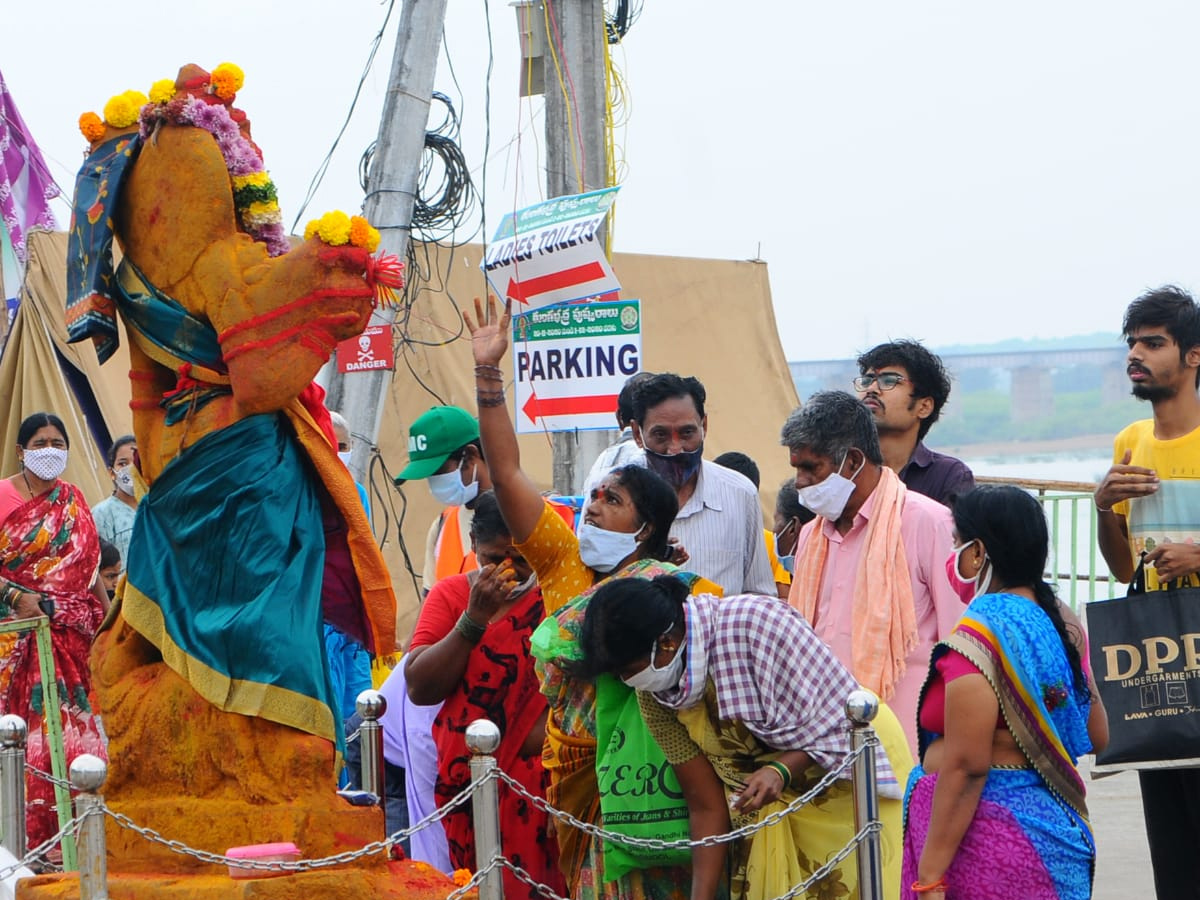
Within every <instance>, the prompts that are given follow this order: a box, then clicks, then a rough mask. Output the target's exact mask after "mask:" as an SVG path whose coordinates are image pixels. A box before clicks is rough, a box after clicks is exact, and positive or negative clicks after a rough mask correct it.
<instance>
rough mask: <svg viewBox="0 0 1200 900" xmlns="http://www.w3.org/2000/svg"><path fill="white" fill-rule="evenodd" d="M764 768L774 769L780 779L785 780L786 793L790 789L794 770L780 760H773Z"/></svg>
mask: <svg viewBox="0 0 1200 900" xmlns="http://www.w3.org/2000/svg"><path fill="white" fill-rule="evenodd" d="M763 768H764V769H773V770H774V771H775V772H776V773H778V775H779V777H780V778H782V779H783V788H782V790H785V791H786V790H787V789H788V788H789V787H791V784H792V770H791V769H789V768H788V767H787V766H785V765H784V764H783V763H781V762H780V761H779V760H777V759H773V760H771V761H770V762H769V763H767V764H766V765H765V766H763Z"/></svg>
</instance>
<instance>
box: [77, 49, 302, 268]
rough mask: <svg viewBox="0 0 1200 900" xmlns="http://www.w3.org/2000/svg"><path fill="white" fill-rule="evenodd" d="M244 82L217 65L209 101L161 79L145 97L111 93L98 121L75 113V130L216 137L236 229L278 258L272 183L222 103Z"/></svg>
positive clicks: (93, 135) (98, 134)
mask: <svg viewBox="0 0 1200 900" xmlns="http://www.w3.org/2000/svg"><path fill="white" fill-rule="evenodd" d="M244 81H245V76H244V75H243V74H242V70H241V69H240V68H238V67H237V66H235V65H234V64H233V63H221V64H220V65H219V66H217V67H216V68H215V69H213V71H212V73H211V75H210V76H209V84H208V86H207V91H208V93H209V94H213V95H215V96H216V97H217V98H218V100H219V101H221V102H215V103H211V102H207V101H206V100H205V99H203V98H201V97H196V96H193V95H192V94H190V93H187V92H186V91H177V90H176V87H175V82H174V81H172V80H170V79H168V78H163V79H161V80H159V81H156V82H154V84H153V85H152V86H151V88H150V96H149V97H147V96H146V95H145V94H142V93H139V92H137V91H126V92H125V93H123V94H118V95H116V96H115V97H112V98H111V99H110V100H109V101H108V103H106V104H105V105H104V118H103V119H101V118H100V117H99V116H97V115H96V114H95V113H92V112H87V113H84V114H83V115H82V116H80V117H79V130H80V131H82V132H83V136H84V137H85V138H87V139H88V141H90V142H91V143H95V142H96V141H98V140H101V139H102V138H103V137H104V135H105V133H106V127H111V128H116V129H122V128H129V127H131V126H132V125H134V124H135V123H136V124H138V125H139V129H138V130H139V133H140V135H141V137H142V140H146V139H147V138H149V137H150V135H151V134H152V133H153V132H154V130H155V129H156V128H158V127H159V125H161V124H163V123H166V122H170V123H173V124H178V125H192V126H194V127H196V128H202V129H204V130H205V131H207V132H208V133H209V134H211V135H212V136H213V137H214V138H215V139H216V141H217V146H218V147H219V148H220V150H221V156H222V157H223V158H224V160H225V167H226V168H227V169H228V170H229V178H230V180H231V182H232V183H233V203H234V209H235V210H236V211H237V216H238V221H239V222H240V223H241V226H242V229H243V230H244V231H245V232H246V233H247V234H249V235H250V236H251V237H252V238H254V240H256V241H261V242H262V243H263V244H265V245H266V247H267V252H268V253H269V254H270V255H271V256H281V255H282V254H284V253H287V251H288V250H289V249H290V246H291V245H290V244H289V242H288V238H287V232H286V231H284V228H283V213H282V212H281V211H280V209H279V197H278V193H277V192H276V190H275V184H274V183H273V182H272V181H271V177H270V175H268V174H267V172H266V169H265V168H264V167H263V162H262V157H261V156H260V155H259V153H258V149H257V148H256V147H255V146H254V144H253V143H251V142H250V140H249V139H248V138H247V137H246V136H245V135H243V134H242V131H241V128H240V127H239V126H238V123H237V122H236V121H235V120H234V117H233V115H232V114H231V113H230V110H229V108H228V107H227V106H226V103H229V102H231V101H232V100H233V99H234V97H235V96H236V94H237V92H238V90H240V89H241V87H242V84H243V83H244ZM239 115H241V114H240V113H239ZM243 118H244V117H243Z"/></svg>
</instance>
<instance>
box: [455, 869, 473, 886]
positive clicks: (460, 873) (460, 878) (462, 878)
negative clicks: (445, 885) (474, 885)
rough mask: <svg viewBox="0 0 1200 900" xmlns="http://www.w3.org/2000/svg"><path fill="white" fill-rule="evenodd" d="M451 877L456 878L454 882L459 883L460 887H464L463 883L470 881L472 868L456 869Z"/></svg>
mask: <svg viewBox="0 0 1200 900" xmlns="http://www.w3.org/2000/svg"><path fill="white" fill-rule="evenodd" d="M450 877H451V878H452V879H454V883H455V884H456V885H458V886H459V887H462V886H463V885H465V884H469V883H470V881H471V870H470V869H455V870H454V874H453V875H451V876H450Z"/></svg>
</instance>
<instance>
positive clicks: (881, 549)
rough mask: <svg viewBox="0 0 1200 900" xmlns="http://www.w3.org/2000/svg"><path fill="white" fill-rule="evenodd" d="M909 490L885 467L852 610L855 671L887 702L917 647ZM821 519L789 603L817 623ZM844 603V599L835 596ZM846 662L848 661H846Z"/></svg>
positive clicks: (799, 563) (823, 548)
mask: <svg viewBox="0 0 1200 900" xmlns="http://www.w3.org/2000/svg"><path fill="white" fill-rule="evenodd" d="M906 491H907V488H905V486H904V484H903V482H901V481H900V478H899V476H897V475H896V473H895V472H893V471H892V470H891V469H889V468H888V467H887V466H883V467H882V468H881V470H880V477H879V484H878V485H876V487H875V496H874V503H873V505H872V508H871V517H870V518H869V519H868V520H867V533H866V536H865V538H864V541H865V545H864V550H863V553H862V555H861V557H860V558H859V561H858V571H857V572H856V573H855V576H854V597H853V598H852V602H853V604H854V606H853V608H852V611H851V620H850V621H851V630H852V634H853V648H854V649H853V651H852V654H851V655H852V657H853V658H852V659H851V660H850V672H851V674H853V675H854V677H855V678H857V679H858V682H859V683H860V684H861V685H863V687H866V688H868V689H870V690H872V691H874V692H875V693H876V694H878V695H879V696H880V697H882V698H883V699H884V700H885V701H886V700H890V699H891V698H892V695H893V694H894V693H895V687H896V682H897V681H899V680H900V678H901V677H902V676H903V675H904V669H905V662H904V661H905V658H906V657H907V656H908V654H909V651H911V650H912V648H913V647H915V646H916V645H917V614H916V610H915V608H914V606H913V588H912V580H911V578H910V576H909V573H908V559H907V558H906V557H905V554H904V541H903V539H902V538H901V535H900V512H901V510H902V509H903V508H904V495H905V493H906ZM822 525H823V523H822V521H821V520H820V519H818V520H816V521H815V522H813V524H812V525H811V526H810V527H811V528H813V534H812V536H811V537H810V538H809V539H808V541H807V542H806V543H805V545H804V547H803V549H802V550H801V552H800V554H799V555H798V556H797V558H796V566H795V574H794V575H793V580H794V581H795V582H796V584H795V585H794V586H793V589H792V592H791V595H790V597H789V601H790V602H791V604H792V606H794V607H796V608H797V609H798V610H800V612H801V613H803V614H804V618H806V619H807V620H808V621H809V622H810V623H812V624H813V625H814V626H815V625H816V613H817V600H818V598H819V597H820V594H821V579H822V578H823V577H824V573H825V560H826V558H827V557H828V556H829V540H828V538H826V537H825V536H824V534H823V531H822ZM835 602H841V598H835ZM843 662H845V660H843Z"/></svg>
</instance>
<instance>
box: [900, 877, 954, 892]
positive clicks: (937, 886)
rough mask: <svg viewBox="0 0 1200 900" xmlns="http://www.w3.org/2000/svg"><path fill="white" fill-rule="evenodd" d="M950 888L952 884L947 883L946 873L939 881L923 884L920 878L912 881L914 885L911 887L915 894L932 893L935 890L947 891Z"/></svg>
mask: <svg viewBox="0 0 1200 900" xmlns="http://www.w3.org/2000/svg"><path fill="white" fill-rule="evenodd" d="M949 889H950V885H948V884H947V883H946V876H945V875H942V877H941V878H939V879H938V880H937V881H931V882H929V884H921V880H920V879H919V878H918V879H917V880H916V881H914V882H913V883H912V887H911V888H910V890H911V891H912V892H913V893H914V894H932V893H933V892H934V891H947V890H949Z"/></svg>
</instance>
